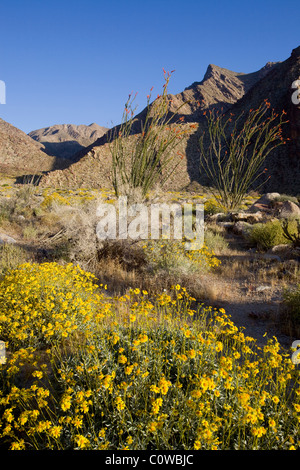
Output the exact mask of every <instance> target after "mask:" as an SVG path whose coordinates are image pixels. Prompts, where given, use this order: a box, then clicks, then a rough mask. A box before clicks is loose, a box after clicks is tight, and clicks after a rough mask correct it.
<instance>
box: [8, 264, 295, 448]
mask: <svg viewBox="0 0 300 470" xmlns="http://www.w3.org/2000/svg"><path fill="white" fill-rule="evenodd" d="M39 269H40V270H41V273H42V275H43V277H45V275H46V279H48V281H50V285H51V286H53V284H54V285H57V279H56V278H60V281H61V284H63V285H64V287H65V291H64V292H67V293H68V294H69V296H70V299H69V298H68V297H67V294H66V295H65V296H64V303H62V302H61V298H60V296H59V295H56V296H52V297H53V298H50V296H48V295H47V294H48V291H46V297H44V304H46V302H47V300H48V302H49V305H52V304H53V305H54V306H53V308H52V309H51V310H52V311H53V310H54V311H57V315H59V318H57V324H56V323H55V324H54V325H53V327H54V331H56V328H57V329H58V332H59V334H58V336H56V337H55V335H48V336H49V344H48V347H47V349H44V350H37V349H36V348H35V347H34V346H33V344H32V346H31V347H30V346H29V344H28V338H27V337H26V336H25V337H22V338H21V337H20V331H19V329H17V328H16V326H14V324H13V318H14V315H15V322H16V323H17V322H19V321H20V315H19V309H20V308H22V306H21V305H20V302H19V299H20V293H19V291H18V289H16V288H14V287H13V288H12V292H11V293H10V294H9V297H10V300H9V301H10V302H11V303H12V300H13V298H15V300H16V303H17V308H15V309H14V310H13V309H12V308H10V310H9V311H8V312H9V322H10V326H11V327H12V328H11V329H10V331H9V338H8V340H7V338H6V340H7V344H6V346H7V352H8V355H7V361H6V363H4V364H1V365H0V371H1V374H0V382H1V394H0V417H1V418H0V440H1V444H2V446H3V447H5V448H9V449H25V450H26V449H38V450H43V449H47V450H56V449H60V450H73V449H94V450H104V449H108V450H116V449H119V450H154V449H155V450H180V449H181V450H192V449H194V450H198V449H201V450H205V449H224V450H225V449H227V450H228V449H232V450H239V449H241V450H242V449H249V450H254V449H255V450H258V449H263V450H267V449H274V450H275V449H280V450H285V449H293V448H298V447H299V445H298V439H297V437H298V435H299V419H298V416H299V410H300V397H299V395H300V394H299V389H298V382H299V374H298V371H297V370H296V367H295V365H294V364H293V363H292V361H291V359H290V357H289V356H287V355H285V354H283V352H282V351H281V350H280V345H279V343H278V342H277V340H276V338H273V339H270V340H269V341H268V342H267V344H266V345H265V346H264V347H263V349H260V348H258V347H257V346H256V345H255V341H254V340H253V338H251V337H248V336H245V335H244V333H243V332H242V331H241V330H239V329H238V328H237V327H236V326H235V325H234V323H233V322H232V321H231V320H230V318H229V317H228V316H227V315H226V314H225V311H224V310H223V309H219V310H217V309H212V308H211V307H209V308H204V307H203V306H199V308H197V309H192V308H191V305H192V302H193V301H194V299H193V298H191V297H190V296H189V295H188V293H187V292H186V289H185V288H183V287H181V286H180V285H175V286H173V288H172V289H171V290H170V291H169V292H164V293H162V294H159V295H157V296H156V297H155V298H153V299H149V298H148V297H149V296H148V293H147V292H146V291H140V290H139V289H131V291H130V292H129V293H128V294H126V295H124V296H122V297H119V298H118V299H112V298H109V297H104V296H102V297H101V305H100V304H99V303H98V309H97V312H98V315H97V316H96V317H94V316H93V315H94V311H93V310H92V311H91V309H90V307H89V306H90V303H89V299H90V295H91V294H92V292H93V291H94V284H93V282H92V278H90V276H88V275H87V274H85V273H83V272H79V271H78V270H76V269H75V268H74V267H73V268H71V267H68V268H58V267H57V266H51V267H50V266H47V267H43V266H41V267H40V268H39ZM45 270H46V272H45ZM47 270H48V271H49V270H50V271H49V275H47ZM27 273H28V282H27V283H26V286H25V290H26V291H27V290H28V287H27V286H28V283H29V282H30V280H31V281H33V284H34V285H35V286H36V282H35V280H36V279H37V278H39V276H38V268H35V269H34V271H32V270H28V269H27ZM64 273H68V275H67V276H65V275H64ZM20 275H22V278H23V280H25V272H24V269H23V270H22V269H21V270H20ZM73 275H74V276H75V278H76V279H77V281H79V279H80V282H79V285H78V284H77V282H75V284H74V282H69V283H68V284H66V282H67V281H68V280H69V281H71V278H72V276H73ZM49 276H50V277H49ZM32 278H33V279H32ZM82 280H84V283H82ZM39 282H41V279H39ZM4 283H6V280H5V281H4ZM6 285H8V284H7V283H6ZM9 285H10V286H12V284H11V283H9ZM74 286H75V290H74ZM76 286H77V287H76ZM18 287H19V290H20V291H21V292H24V287H22V286H21V285H20V283H19V284H18ZM79 287H80V293H82V292H83V291H84V292H85V296H86V300H85V301H83V302H82V304H81V314H80V315H79V317H80V318H85V319H87V316H91V317H93V318H94V320H95V321H94V324H93V329H92V331H91V329H90V328H89V326H88V323H87V322H85V325H86V326H87V328H86V329H85V328H82V329H81V336H80V337H78V336H76V335H75V334H74V332H73V329H72V327H70V326H67V324H66V323H67V321H71V323H72V325H73V324H74V323H73V317H71V318H70V317H69V316H68V315H67V316H66V318H65V319H64V320H63V322H61V321H60V317H61V315H62V312H64V313H67V312H68V313H69V315H70V314H71V312H72V305H73V306H74V301H75V310H77V306H78V304H76V299H78V297H77V296H76V297H74V294H75V293H76V292H77V293H78V288H79ZM61 289H62V287H61ZM34 292H35V294H37V297H38V298H40V297H42V295H43V293H42V292H41V291H39V290H38V289H37V288H36V287H35V288H34ZM43 292H44V291H43ZM51 292H52V291H51ZM60 292H61V290H59V292H58V294H59V293H60ZM26 295H28V294H26ZM93 295H94V294H93ZM71 297H72V300H71ZM80 299H82V300H83V297H82V295H80ZM0 302H1V305H2V306H3V305H4V306H5V305H6V303H5V299H4V298H3V297H1V298H0ZM65 302H66V303H65ZM26 306H27V307H28V309H27V311H26V312H25V311H24V308H23V314H24V315H25V316H27V318H26V319H25V316H24V321H26V322H27V323H28V324H29V323H30V324H31V325H32V328H34V324H35V323H36V322H38V323H39V325H40V328H43V327H44V333H45V332H46V331H47V332H49V331H50V330H49V326H48V323H49V308H47V309H45V308H42V309H41V315H37V310H36V305H35V303H34V296H31V304H30V303H29V299H28V302H27V303H26ZM58 308H59V311H60V312H61V313H60V314H58V310H56V309H58ZM2 310H3V309H2ZM5 311H6V310H5ZM88 312H89V313H88ZM77 313H79V312H78V311H77ZM43 314H45V317H44V320H45V321H44V323H41V318H42V315H43ZM5 315H6V314H5V313H4V312H1V317H0V326H1V327H2V328H3V326H4V329H6V323H7V320H6V316H5ZM77 319H78V316H77ZM62 325H64V329H63V331H64V332H65V336H63V335H62V334H61V326H62ZM69 329H70V331H69ZM2 331H3V330H2ZM28 331H29V329H28ZM91 333H92V334H91ZM16 336H17V341H14V337H16ZM12 345H14V347H12ZM24 377H25V378H26V380H25V379H24ZM49 377H50V378H51V381H49ZM21 378H22V380H21Z"/></svg>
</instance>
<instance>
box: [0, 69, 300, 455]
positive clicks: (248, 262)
mask: <svg viewBox="0 0 300 470" xmlns="http://www.w3.org/2000/svg"><path fill="white" fill-rule="evenodd" d="M169 78H170V74H165V79H166V83H165V87H164V92H163V95H162V97H160V98H157V100H156V101H155V102H154V105H153V106H152V107H150V106H148V114H147V116H146V121H145V122H144V125H143V127H142V129H141V133H140V134H139V135H138V136H137V137H135V136H132V135H131V130H132V125H133V123H134V120H133V117H134V112H133V110H132V107H131V106H132V101H131V98H129V101H128V102H127V104H126V107H125V115H124V122H123V124H122V125H121V127H120V130H119V133H118V135H116V136H114V139H113V140H112V142H111V143H110V145H111V152H112V160H113V166H112V175H111V177H112V182H113V185H112V189H104V188H103V189H101V190H99V189H91V188H83V187H79V188H72V189H70V188H64V189H63V188H51V187H43V186H40V185H39V184H34V181H31V182H27V184H23V185H22V184H16V183H14V182H13V181H12V184H8V183H7V182H6V183H5V184H3V185H2V186H1V188H0V190H1V193H0V197H1V210H0V241H1V245H0V255H1V258H0V276H1V277H0V339H1V341H2V342H3V343H2V346H3V344H4V346H5V354H3V348H2V349H1V351H0V353H1V354H2V356H0V359H1V361H0V362H1V364H0V382H1V391H0V447H1V448H2V449H12V450H14V449H16V450H17V449H26V450H33V449H36V450H44V449H51V450H73V449H91V450H94V449H95V450H96V449H97V450H178V449H181V450H213V449H215V450H228V449H230V450H242V449H244V450H246V449H247V450H258V449H259V450H271V449H279V450H286V449H291V450H292V449H298V448H299V442H298V435H299V416H300V415H299V413H300V391H299V390H300V389H299V371H298V368H297V361H292V352H293V353H295V352H296V355H297V351H294V350H293V349H292V348H291V346H292V342H293V340H294V339H297V335H298V334H299V333H298V332H299V290H300V287H299V285H300V283H299V267H298V262H299V251H298V249H299V218H300V215H299V214H300V208H299V200H298V198H297V197H295V196H293V197H291V196H289V195H286V194H285V195H282V194H276V193H275V194H274V193H271V194H269V193H268V194H264V195H261V194H259V193H257V192H254V191H253V189H251V188H250V186H251V184H252V183H253V182H255V181H256V178H257V176H258V175H260V174H261V173H260V166H261V164H263V162H264V158H265V156H266V153H267V151H268V150H267V148H269V147H268V145H269V144H270V145H271V147H272V146H273V145H275V144H276V145H278V144H280V143H281V142H282V140H281V132H280V125H281V124H282V120H281V119H280V122H279V124H278V125H275V124H274V123H273V117H274V119H275V117H277V116H273V117H271V118H270V119H269V120H268V121H267V123H263V124H262V127H261V126H260V121H261V120H262V119H263V116H264V112H265V107H263V108H261V109H259V110H257V111H256V112H255V113H254V114H250V117H249V120H248V121H246V124H245V127H244V132H245V133H244V134H243V133H242V132H241V131H239V132H240V133H239V134H236V133H235V132H236V129H234V131H233V132H232V140H231V143H229V144H228V145H229V146H228V151H229V159H228V160H227V163H226V160H224V158H225V157H224V155H223V147H222V146H223V143H222V142H221V141H222V139H223V138H225V134H224V129H223V127H221V124H220V122H219V121H217V127H212V128H211V129H214V130H212V131H211V132H212V133H211V137H212V143H213V146H212V151H214V152H215V155H214V156H215V157H217V165H218V168H216V167H213V166H212V165H213V164H212V163H211V164H210V163H209V159H207V160H206V161H205V165H206V166H207V167H208V165H210V166H209V168H210V171H211V175H215V174H216V173H215V172H216V171H217V170H218V171H219V179H218V184H217V185H216V187H215V188H214V187H213V186H210V187H201V191H197V192H195V191H185V190H182V191H181V192H172V191H169V192H167V191H164V190H163V189H162V188H161V187H159V184H158V183H159V182H161V177H162V175H163V174H164V177H165V178H168V176H169V174H170V173H169V170H170V171H172V170H171V169H172V164H175V165H176V159H177V157H178V155H177V152H176V142H177V140H176V139H177V138H178V135H179V134H180V132H181V131H180V127H178V128H177V127H176V126H177V125H179V126H180V124H175V127H170V128H169V123H170V122H169V120H168V119H169V117H168V115H167V112H166V111H167V107H166V100H167V99H168V95H167V84H168V81H169ZM148 104H149V103H148ZM267 108H268V106H267ZM219 126H220V127H219ZM188 127H189V126H188ZM174 129H175V132H174ZM177 129H178V132H179V134H178V132H177ZM257 134H258V136H259V137H260V138H262V141H261V140H259V139H258V140H255V138H254V137H255V136H256V135H257ZM132 137H134V139H132ZM214 139H216V140H214ZM253 139H254V141H253ZM242 141H243V142H244V148H243V147H242V144H241V142H242ZM250 141H251V142H252V145H253V142H254V148H253V147H252V153H251V154H248V153H247V151H248V144H249V145H250ZM221 147H222V149H221ZM202 149H203V148H202ZM244 152H245V153H244ZM225 154H226V150H225ZM249 155H250V156H249ZM251 156H252V157H251ZM247 164H248V166H247ZM223 170H224V173H222V171H223ZM211 183H213V182H211ZM120 195H126V196H128V197H129V198H130V200H131V201H133V202H137V201H139V202H140V201H142V202H143V203H144V204H145V205H146V206H150V205H151V204H153V203H158V202H164V203H174V202H176V203H177V204H179V206H180V205H181V204H184V203H189V204H201V205H203V207H204V216H205V217H204V229H205V230H204V244H203V245H202V246H201V247H198V248H197V249H190V250H186V249H185V246H184V243H185V241H186V240H184V239H182V240H177V239H175V238H172V237H171V238H170V239H169V238H167V239H163V238H159V239H146V240H144V239H137V240H135V239H134V240H131V239H130V238H126V239H114V240H110V239H107V240H101V239H99V237H97V230H96V228H97V222H98V216H97V208H98V207H99V204H103V203H104V204H106V206H111V207H116V205H117V202H118V196H120ZM191 217H192V218H193V212H192V213H191ZM267 306H269V309H268V308H267ZM257 321H259V322H260V323H257ZM274 333H276V334H274ZM277 336H278V337H277Z"/></svg>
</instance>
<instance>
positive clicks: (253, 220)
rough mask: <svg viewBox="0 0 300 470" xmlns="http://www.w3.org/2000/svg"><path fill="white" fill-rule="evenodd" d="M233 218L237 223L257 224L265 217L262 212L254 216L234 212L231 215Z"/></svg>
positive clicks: (247, 213)
mask: <svg viewBox="0 0 300 470" xmlns="http://www.w3.org/2000/svg"><path fill="white" fill-rule="evenodd" d="M231 218H232V220H233V221H235V222H238V221H243V222H248V223H249V224H256V223H258V222H261V221H262V219H263V218H264V216H263V213H262V212H261V211H257V212H256V213H254V214H253V213H249V212H233V213H232V214H231Z"/></svg>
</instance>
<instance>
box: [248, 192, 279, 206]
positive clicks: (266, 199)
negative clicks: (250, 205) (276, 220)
mask: <svg viewBox="0 0 300 470" xmlns="http://www.w3.org/2000/svg"><path fill="white" fill-rule="evenodd" d="M278 197H280V194H279V193H267V194H264V195H263V196H261V197H260V198H259V199H258V200H257V201H255V203H254V204H265V205H267V206H268V205H269V204H270V203H271V202H273V201H274V200H275V199H277V198H278Z"/></svg>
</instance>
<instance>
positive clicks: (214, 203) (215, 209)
mask: <svg viewBox="0 0 300 470" xmlns="http://www.w3.org/2000/svg"><path fill="white" fill-rule="evenodd" d="M224 210H225V208H224V206H223V205H222V203H221V201H220V198H218V197H216V198H214V197H213V198H209V199H208V200H207V201H206V202H205V203H204V213H205V215H206V214H207V215H213V214H218V213H219V212H224Z"/></svg>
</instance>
